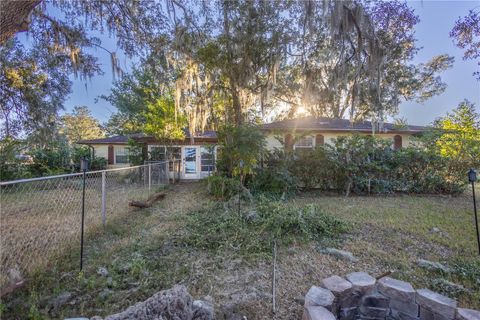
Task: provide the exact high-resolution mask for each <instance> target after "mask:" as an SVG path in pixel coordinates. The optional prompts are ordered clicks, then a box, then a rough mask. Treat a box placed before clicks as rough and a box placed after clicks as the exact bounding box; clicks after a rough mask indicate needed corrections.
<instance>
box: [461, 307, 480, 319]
mask: <svg viewBox="0 0 480 320" xmlns="http://www.w3.org/2000/svg"><path fill="white" fill-rule="evenodd" d="M455 319H456V320H480V311H477V310H472V309H462V308H458V309H457V317H456V318H455Z"/></svg>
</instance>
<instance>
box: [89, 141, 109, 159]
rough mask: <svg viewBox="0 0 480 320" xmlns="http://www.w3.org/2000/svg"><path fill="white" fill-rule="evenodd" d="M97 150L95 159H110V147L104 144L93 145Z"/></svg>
mask: <svg viewBox="0 0 480 320" xmlns="http://www.w3.org/2000/svg"><path fill="white" fill-rule="evenodd" d="M92 147H93V148H94V150H95V157H102V158H105V159H108V146H107V145H104V144H96V145H92Z"/></svg>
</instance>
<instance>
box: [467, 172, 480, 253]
mask: <svg viewBox="0 0 480 320" xmlns="http://www.w3.org/2000/svg"><path fill="white" fill-rule="evenodd" d="M476 181H477V172H476V171H475V170H473V169H470V170H469V171H468V182H470V183H471V184H472V196H473V212H474V214H475V228H476V230H477V244H478V254H479V255H480V232H479V231H478V217H477V201H476V199H475V182H476Z"/></svg>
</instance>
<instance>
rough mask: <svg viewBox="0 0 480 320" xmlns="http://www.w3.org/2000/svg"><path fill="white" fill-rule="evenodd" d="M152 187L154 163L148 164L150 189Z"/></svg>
mask: <svg viewBox="0 0 480 320" xmlns="http://www.w3.org/2000/svg"><path fill="white" fill-rule="evenodd" d="M151 188H152V164H151V163H149V164H148V190H150V189H151Z"/></svg>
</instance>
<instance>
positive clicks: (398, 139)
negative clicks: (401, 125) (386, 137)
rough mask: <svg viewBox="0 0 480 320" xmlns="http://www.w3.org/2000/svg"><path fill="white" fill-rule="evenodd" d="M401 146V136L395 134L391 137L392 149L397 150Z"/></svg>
mask: <svg viewBox="0 0 480 320" xmlns="http://www.w3.org/2000/svg"><path fill="white" fill-rule="evenodd" d="M401 147H402V136H400V135H398V134H397V135H396V136H394V137H393V150H398V149H400V148H401Z"/></svg>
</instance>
